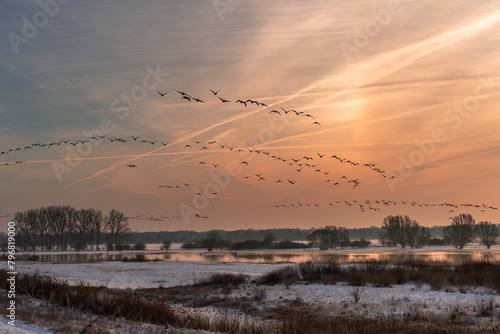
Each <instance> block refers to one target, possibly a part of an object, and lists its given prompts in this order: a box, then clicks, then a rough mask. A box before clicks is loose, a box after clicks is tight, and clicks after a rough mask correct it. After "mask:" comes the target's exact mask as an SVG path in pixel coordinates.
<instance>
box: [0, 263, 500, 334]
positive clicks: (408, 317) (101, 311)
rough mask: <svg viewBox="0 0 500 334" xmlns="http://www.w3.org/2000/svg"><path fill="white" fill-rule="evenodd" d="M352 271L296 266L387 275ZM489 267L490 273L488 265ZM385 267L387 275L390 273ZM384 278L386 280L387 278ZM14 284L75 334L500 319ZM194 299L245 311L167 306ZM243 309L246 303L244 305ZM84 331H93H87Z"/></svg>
mask: <svg viewBox="0 0 500 334" xmlns="http://www.w3.org/2000/svg"><path fill="white" fill-rule="evenodd" d="M353 268H356V267H351V268H350V269H349V270H343V269H342V268H340V269H341V270H340V271H339V267H328V266H326V267H321V266H320V267H319V269H318V268H315V266H311V265H310V264H307V265H305V266H304V267H302V268H300V269H301V275H303V276H304V279H306V278H305V277H307V279H313V278H314V279H318V280H321V279H322V277H323V278H324V277H326V276H328V277H329V278H335V277H337V276H338V275H339V277H341V278H342V279H343V280H345V279H346V277H347V278H349V277H354V278H353V281H357V282H361V283H362V282H364V281H366V277H365V276H364V275H365V273H366V272H367V271H368V272H370V271H371V272H373V273H381V272H384V270H381V269H380V268H378V267H377V266H376V265H375V264H370V266H368V267H360V268H359V271H358V272H357V271H356V270H354V269H353ZM488 268H489V269H490V270H491V268H490V267H488ZM385 269H388V270H389V269H390V268H385ZM434 269H435V268H434ZM413 270H414V269H413ZM464 270H465V269H464ZM389 272H391V271H389ZM459 272H460V271H459ZM353 273H356V275H353ZM445 273H446V271H445ZM295 274H296V275H297V277H298V275H299V274H298V272H297V271H296V270H295ZM441 274H442V273H441ZM325 275H326V276H325ZM384 275H385V274H384ZM470 275H471V277H472V279H474V277H477V278H481V279H485V277H486V276H477V275H478V274H477V273H476V274H470ZM279 276H280V277H284V278H286V279H290V278H291V277H293V272H292V271H290V270H288V271H287V270H285V271H280V272H279ZM379 276H380V277H385V276H381V275H379ZM395 277H396V278H397V277H403V278H404V279H411V277H412V276H411V274H410V275H409V276H408V278H405V277H406V276H401V273H400V272H399V271H396V272H394V275H389V278H390V279H391V280H394V278H395ZM6 278H7V274H6V272H5V271H0V287H2V288H3V289H5V288H6V287H7V286H6ZM219 278H220V277H217V278H213V279H211V280H209V281H212V282H219ZM233 278H234V277H232V278H231V280H232V279H233ZM389 278H384V280H386V279H389ZM404 279H403V280H404ZM368 281H369V280H368ZM396 281H397V280H396ZM384 282H385V281H384ZM485 282H487V281H485ZM16 284H17V289H18V294H21V295H22V294H24V295H29V296H31V297H34V298H38V299H42V300H46V301H49V302H50V304H52V305H56V310H55V311H54V312H52V314H50V313H46V314H44V315H43V316H42V315H39V314H37V315H36V316H37V317H38V316H40V317H43V318H45V319H49V318H50V317H53V319H52V320H56V321H57V320H59V321H60V322H61V326H69V327H71V325H70V323H71V322H73V320H74V322H75V323H77V325H78V326H77V327H78V328H76V329H75V328H69V327H68V328H66V327H65V328H63V327H61V328H59V330H60V332H62V333H70V332H73V333H74V332H79V331H80V330H82V328H84V327H85V325H86V324H88V323H89V322H90V321H91V320H92V318H93V317H95V315H97V316H98V317H99V320H98V321H97V322H96V323H99V322H102V321H104V319H113V318H114V319H116V321H124V320H126V321H133V322H138V323H148V324H156V325H160V326H173V327H177V328H188V329H204V330H209V331H219V332H221V333H229V332H230V333H232V334H233V333H242V334H246V333H248V334H257V333H259V334H260V333H276V334H295V333H306V334H323V333H325V334H329V333H352V334H356V333H373V334H382V333H383V334H386V333H410V334H411V333H415V334H417V333H418V334H421V333H456V334H465V333H487V334H490V333H491V334H494V333H500V327H499V325H498V322H497V325H490V327H484V326H483V327H479V326H477V325H474V323H473V322H469V321H467V322H466V323H463V322H462V321H461V320H460V319H463V315H462V314H460V310H458V309H456V310H451V311H450V316H449V317H448V319H446V317H442V316H433V315H428V314H425V313H422V312H420V309H419V308H418V307H414V308H411V309H409V310H408V311H407V312H406V313H405V314H403V315H399V316H398V315H384V314H380V315H379V316H376V317H365V316H363V315H360V314H357V313H354V312H352V311H349V310H346V311H345V312H343V313H342V314H340V313H339V314H335V315H331V314H326V313H324V311H322V309H321V307H318V306H312V305H308V304H306V303H303V302H295V301H290V302H289V303H288V304H284V305H285V306H281V307H277V308H276V307H274V308H269V307H267V308H265V309H264V310H260V311H259V310H258V309H257V308H256V307H255V301H254V300H253V299H252V298H251V297H248V298H238V299H235V298H229V297H228V296H214V293H217V292H218V291H219V292H221V291H223V290H224V286H223V285H220V286H219V285H216V286H214V285H205V286H201V285H200V286H191V287H175V288H168V289H166V288H158V289H141V290H118V289H108V288H105V287H92V286H89V285H86V284H77V285H72V286H70V285H69V284H68V283H67V282H66V281H64V280H58V279H54V278H51V277H45V276H40V275H18V276H17V282H16ZM221 284H222V283H221ZM179 295H181V296H179ZM193 295H194V296H196V298H197V299H198V300H199V301H203V302H206V301H210V305H212V306H213V307H220V308H226V309H235V308H238V309H239V310H240V311H244V312H245V315H243V314H241V313H238V312H235V311H229V310H226V311H201V310H200V311H198V310H192V309H186V308H184V307H178V306H172V305H171V303H170V302H169V301H170V300H172V299H173V298H178V300H180V299H182V296H184V298H186V300H188V298H189V297H190V298H191V300H192V299H193ZM2 302H5V301H4V300H3V301H2V300H0V304H1V303H2ZM241 305H246V306H243V307H242V306H241ZM57 307H59V308H60V309H68V307H70V308H72V309H75V310H79V312H84V313H85V314H88V315H89V316H87V317H86V318H85V319H84V321H83V323H82V321H81V320H80V321H78V320H77V319H72V318H68V320H69V321H66V320H64V322H63V321H62V319H64V318H61V314H64V313H65V312H61V311H60V309H59V310H57ZM4 309H5V308H4ZM490 309H491V308H490V305H489V302H485V303H479V304H478V309H477V313H478V314H479V313H481V314H486V313H488V312H490ZM20 312H21V313H20V315H21V316H22V317H25V318H27V319H30V315H29V314H22V311H21V310H20ZM32 312H34V311H32ZM31 319H32V317H31ZM119 319H122V320H119ZM107 321H109V320H107ZM64 324H66V325H64ZM493 326H496V327H493ZM92 327H93V326H92ZM92 327H91V328H92ZM107 332H108V331H102V332H101V333H107ZM88 333H97V332H96V331H89V332H88Z"/></svg>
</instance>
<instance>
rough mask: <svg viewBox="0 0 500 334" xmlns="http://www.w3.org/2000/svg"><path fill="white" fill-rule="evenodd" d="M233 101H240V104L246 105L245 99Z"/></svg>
mask: <svg viewBox="0 0 500 334" xmlns="http://www.w3.org/2000/svg"><path fill="white" fill-rule="evenodd" d="M234 103H241V104H244V105H245V107H246V106H247V103H246V102H245V101H242V100H236V101H235V102H234Z"/></svg>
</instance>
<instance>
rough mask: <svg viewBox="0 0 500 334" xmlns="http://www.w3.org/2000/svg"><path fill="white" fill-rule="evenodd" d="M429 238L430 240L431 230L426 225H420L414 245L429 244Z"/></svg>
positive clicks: (422, 245)
mask: <svg viewBox="0 0 500 334" xmlns="http://www.w3.org/2000/svg"><path fill="white" fill-rule="evenodd" d="M429 240H431V231H430V230H429V229H428V228H426V227H420V231H419V232H418V235H417V244H416V246H415V247H418V248H423V247H424V246H425V245H428V244H429Z"/></svg>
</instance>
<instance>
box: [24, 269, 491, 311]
mask: <svg viewBox="0 0 500 334" xmlns="http://www.w3.org/2000/svg"><path fill="white" fill-rule="evenodd" d="M284 266H287V265H285V264H281V265H278V264H274V265H273V264H252V263H209V262H208V263H207V262H142V263H132V262H126V263H124V262H118V261H115V262H101V263H81V264H74V263H70V264H65V263H57V264H55V263H38V262H24V263H18V266H17V269H18V271H19V272H25V273H32V274H33V273H38V274H42V275H50V276H55V277H59V278H64V279H66V280H68V281H69V282H70V283H74V282H77V281H82V282H87V283H90V284H92V285H105V286H108V287H112V288H154V287H158V286H160V285H161V286H163V287H169V286H178V285H189V284H193V283H195V282H196V280H197V279H199V278H203V277H207V276H208V275H210V274H211V273H234V274H239V273H242V274H246V275H250V276H258V275H262V274H264V273H266V272H269V271H271V270H274V269H277V268H280V267H284ZM262 287H263V288H264V289H265V290H266V296H267V297H266V299H265V305H267V306H269V307H274V306H278V305H279V304H282V303H285V302H286V301H287V300H292V301H297V302H304V303H307V304H311V305H315V306H322V307H323V308H324V309H325V310H330V311H339V310H340V311H341V310H343V309H346V310H349V311H355V312H357V313H359V314H363V315H368V316H376V315H377V314H380V313H383V314H404V313H407V312H422V313H426V312H429V313H433V314H443V315H445V316H448V315H450V313H451V312H453V311H454V310H459V311H464V312H465V313H467V314H471V315H473V314H475V313H477V310H478V308H479V307H480V306H481V305H482V304H486V303H489V302H490V301H492V302H493V303H494V304H496V305H498V304H500V296H499V295H498V294H496V293H495V292H494V291H492V290H490V289H486V288H481V287H473V288H472V287H471V288H467V289H466V290H463V289H462V292H465V293H461V292H459V291H458V289H457V288H456V287H444V288H443V289H442V290H440V291H435V290H432V289H431V287H430V286H428V285H425V284H424V285H422V286H416V285H414V284H404V285H394V286H392V287H384V288H380V287H371V286H365V287H360V288H359V290H360V294H361V295H360V300H359V302H358V303H355V302H354V299H353V291H354V290H355V289H356V288H355V287H352V286H348V285H344V284H337V285H323V284H294V285H291V286H289V287H288V288H287V287H286V286H284V285H275V286H262ZM254 289H255V285H254V284H248V285H246V286H245V287H243V288H241V289H237V290H234V291H233V292H232V294H231V295H230V296H232V297H236V298H238V297H242V296H252V295H253V293H254ZM497 311H498V312H500V306H498V307H497ZM499 316H500V314H499Z"/></svg>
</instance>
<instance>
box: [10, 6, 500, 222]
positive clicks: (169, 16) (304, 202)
mask: <svg viewBox="0 0 500 334" xmlns="http://www.w3.org/2000/svg"><path fill="white" fill-rule="evenodd" d="M214 3H215V4H220V3H225V4H226V6H223V7H221V6H217V5H214ZM214 3H212V2H203V3H201V2H200V3H191V2H174V1H164V2H161V3H157V2H146V3H145V4H144V3H141V4H139V3H134V2H131V1H130V2H129V1H125V2H123V1H122V2H118V1H109V2H106V4H100V3H90V4H89V3H76V2H70V3H68V4H67V5H60V6H59V7H58V9H57V12H56V13H55V14H54V15H53V17H49V19H48V21H47V24H45V25H41V26H40V27H38V28H37V33H36V34H35V36H28V37H29V38H27V37H26V36H25V35H23V33H25V32H26V27H24V26H23V25H24V24H26V23H25V20H24V21H23V17H24V18H27V20H29V21H30V22H33V17H34V16H36V13H38V12H40V11H42V10H43V9H42V8H41V7H40V6H39V5H38V4H31V3H30V2H24V1H19V2H11V3H9V4H7V5H6V10H5V13H2V14H0V15H1V16H2V20H0V22H2V23H1V25H0V27H1V29H2V33H3V35H4V36H7V38H4V39H3V40H2V42H1V43H3V45H2V47H1V50H2V51H1V57H0V59H1V60H0V69H1V71H2V73H3V75H2V77H1V79H0V82H1V83H2V86H1V88H2V89H0V122H1V123H0V124H1V126H0V134H1V138H0V151H3V152H7V153H4V154H2V155H0V165H1V166H0V182H1V183H2V192H1V195H0V196H1V202H2V207H1V211H0V216H2V215H7V214H9V213H13V212H16V211H19V210H25V209H28V208H34V207H40V206H46V205H56V204H69V205H73V206H75V207H77V208H85V207H95V208H99V209H102V210H104V211H108V210H110V209H111V208H116V209H119V210H121V211H123V212H124V213H125V214H126V215H127V216H129V217H135V218H131V220H130V224H131V227H132V229H134V230H141V231H142V230H180V229H186V230H208V229H212V228H220V229H229V230H234V229H239V228H255V229H257V228H280V227H300V228H309V227H320V226H324V225H327V224H328V225H337V226H347V227H368V226H370V225H376V226H379V225H380V224H381V223H382V220H383V218H384V217H385V216H387V215H389V214H408V215H410V217H411V218H413V219H416V220H417V221H418V222H419V223H421V224H422V225H425V226H433V225H446V224H448V222H449V220H448V217H450V215H454V214H458V213H461V212H469V213H471V214H472V215H473V217H475V219H476V220H477V221H480V220H488V221H492V222H495V223H499V212H498V210H494V209H492V208H490V207H489V206H491V207H497V206H500V203H499V201H498V195H497V194H498V192H499V190H500V188H499V187H500V182H499V181H500V176H499V174H498V172H497V170H498V166H499V163H500V154H499V153H500V146H499V139H500V134H499V133H500V131H499V125H498V124H500V123H499V118H500V116H499V113H498V110H497V109H498V107H497V106H498V105H499V102H500V71H499V70H500V68H499V63H498V59H499V56H500V50H499V49H498V45H500V43H499V42H500V33H498V31H500V29H499V27H500V4H498V2H497V1H483V2H481V5H478V4H472V3H470V2H469V1H454V2H453V3H450V2H442V1H424V0H422V1H399V2H398V1H357V2H352V1H326V0H325V1H323V0H318V1H307V2H305V1H286V2H271V3H269V2H265V3H263V2H249V1H243V2H241V3H240V4H238V5H234V4H233V5H228V4H227V3H226V2H225V1H224V0H221V2H214ZM228 6H229V7H228ZM47 17H48V16H47ZM9 36H10V37H9ZM13 36H14V37H13ZM15 36H18V37H19V38H24V40H23V42H19V41H20V39H19V38H18V39H16V38H17V37H15ZM16 51H17V52H16ZM155 70H156V71H157V72H156V74H155V75H152V74H153V73H154V71H155ZM158 70H159V72H158ZM209 89H212V90H214V91H217V90H218V89H220V91H219V92H218V94H217V95H214V94H213V93H212V92H210V90H209ZM157 90H159V91H160V92H162V93H164V92H166V91H169V93H168V94H167V95H165V96H164V97H161V96H160V95H159V94H158V93H157ZM177 91H181V92H185V93H186V94H188V95H189V96H191V97H194V98H199V99H201V100H203V101H204V102H205V103H200V102H195V101H193V100H192V101H191V102H188V101H187V99H182V96H183V95H181V94H179V93H178V92H177ZM218 97H221V98H223V99H226V100H229V101H230V102H227V103H223V102H221V100H219V98H218ZM238 99H241V100H244V101H246V100H247V99H252V100H255V101H258V102H260V103H265V104H266V105H267V106H264V105H260V106H257V105H256V104H255V103H254V104H252V103H248V106H247V107H245V106H244V105H243V104H241V103H235V101H236V100H238ZM127 101H128V102H127ZM282 108H283V109H285V110H289V109H293V110H296V111H297V112H299V113H302V114H300V115H298V116H297V115H295V113H294V112H293V111H290V112H288V113H287V114H285V113H284V112H283V109H282ZM272 110H277V111H279V112H280V115H277V114H276V113H270V111H272ZM306 114H309V115H311V116H313V117H314V118H312V117H305V116H304V115H306ZM314 122H319V123H320V125H318V124H313V123H314ZM98 134H100V135H106V136H107V137H106V138H104V139H103V140H102V141H97V140H96V139H91V140H90V141H89V142H87V143H86V144H81V143H79V144H77V140H78V139H80V140H82V141H83V140H85V139H88V137H91V136H95V135H98ZM132 136H134V137H136V136H139V137H138V138H137V140H134V139H133V138H132ZM110 138H111V139H113V140H114V139H117V138H121V139H123V140H126V141H127V142H124V143H123V142H119V141H114V142H111V141H110ZM60 140H69V142H68V143H67V144H61V145H59V146H55V145H52V146H51V147H39V146H31V145H32V144H34V143H40V144H49V143H52V142H59V141H60ZM141 140H148V141H151V142H154V144H151V143H149V142H141ZM195 141H199V142H200V143H195ZM212 141H215V143H210V144H209V142H212ZM161 142H163V143H164V144H166V145H163V144H162V143H161ZM70 143H75V145H71V144H70ZM186 145H190V146H191V147H186ZM221 145H222V146H224V147H221ZM28 146H29V147H31V148H30V149H22V150H20V151H15V152H13V151H11V152H8V151H9V150H10V149H16V148H18V147H20V148H24V147H28ZM231 149H232V150H231ZM238 149H241V150H242V151H241V152H237V150H238ZM248 149H251V150H255V149H257V150H261V153H256V152H255V151H254V152H250V151H249V150H248ZM78 150H79V151H78ZM69 152H77V153H69ZM78 152H79V153H78ZM266 153H269V155H267V154H266ZM318 153H319V154H318ZM68 154H70V155H72V154H74V156H72V160H71V159H70V160H68V159H67V157H68ZM320 155H321V156H322V155H324V156H323V157H322V158H321V157H320ZM333 155H336V156H338V157H340V158H341V159H347V160H350V161H352V162H358V163H360V165H359V166H353V165H352V164H349V163H347V162H345V161H344V163H342V162H340V161H338V160H337V159H335V158H331V157H332V156H333ZM75 156H76V158H75ZM273 156H274V157H273ZM303 157H311V158H312V159H309V160H306V159H304V158H303ZM292 158H293V159H296V160H297V159H300V160H298V161H294V160H292ZM281 159H282V160H281ZM283 160H285V161H283ZM17 161H22V162H23V163H17V164H16V163H15V162H17ZM200 162H203V163H204V164H200ZM242 162H247V163H248V165H247V164H245V163H242ZM365 163H369V164H371V163H373V164H376V165H375V166H371V167H370V166H365V167H362V165H363V164H365ZM4 164H8V165H4ZM306 164H309V165H310V166H311V167H309V166H306ZM127 165H135V166H137V167H132V168H128V167H126V166H127ZM376 168H377V169H379V170H381V171H383V172H377V170H375V169H376ZM297 170H301V171H300V172H299V171H297ZM317 170H319V171H317ZM325 173H328V174H325ZM256 174H259V175H260V174H261V177H263V178H264V179H261V180H260V181H259V178H260V177H259V176H256ZM342 176H345V178H341V177H342ZM390 177H392V178H391V179H389V178H390ZM278 180H281V181H282V182H276V181H278ZM288 180H290V181H292V182H293V184H292V183H291V182H289V181H288ZM352 180H357V181H356V183H357V182H359V186H356V187H355V188H354V189H353V186H354V185H355V183H354V181H352ZM348 181H351V182H348ZM336 182H337V183H338V185H334V184H335V183H336ZM185 184H187V186H186V185H185ZM167 186H172V188H169V187H167ZM176 186H178V188H177V187H176ZM197 193H201V195H202V196H199V195H196V194H197ZM213 193H217V194H216V195H214V194H213ZM353 200H356V201H357V202H358V204H362V205H363V207H362V208H361V207H360V206H359V205H358V204H356V203H355V202H351V201H353ZM382 200H386V201H387V200H390V201H395V202H397V205H394V204H390V205H387V204H382V202H381V201H382ZM344 201H348V203H349V204H351V206H349V204H346V203H345V202H344ZM367 201H368V202H367ZM375 201H379V203H376V202H375ZM401 201H403V202H405V203H406V204H403V202H401ZM412 201H413V202H414V203H413V205H412V204H410V203H411V202H412ZM337 202H340V203H337ZM363 203H366V204H363ZM368 203H369V204H368ZM423 203H428V204H442V203H452V204H457V205H458V204H465V203H473V204H478V205H480V204H485V205H486V206H487V207H485V206H481V207H480V208H469V207H461V206H459V207H458V208H453V207H449V206H440V207H439V206H437V207H427V206H419V204H423ZM292 204H293V205H292ZM308 204H309V206H308ZM276 206H278V207H276ZM370 206H371V207H372V209H370V208H369V207H370ZM362 209H363V210H364V212H363V210H362ZM376 209H380V210H376ZM452 209H453V210H454V212H450V210H452ZM375 210H376V211H375ZM196 214H198V215H199V216H201V217H196ZM203 217H208V218H203ZM148 219H149V220H148ZM7 220H8V217H3V218H2V224H6V222H7Z"/></svg>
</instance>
